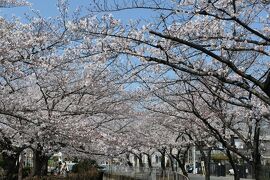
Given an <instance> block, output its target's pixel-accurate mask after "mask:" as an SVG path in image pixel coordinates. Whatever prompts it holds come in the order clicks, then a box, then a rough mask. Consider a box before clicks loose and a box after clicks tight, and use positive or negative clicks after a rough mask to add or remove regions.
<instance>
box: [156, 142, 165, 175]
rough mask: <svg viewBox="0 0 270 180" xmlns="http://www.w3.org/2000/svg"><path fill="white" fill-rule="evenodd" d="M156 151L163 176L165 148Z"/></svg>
mask: <svg viewBox="0 0 270 180" xmlns="http://www.w3.org/2000/svg"><path fill="white" fill-rule="evenodd" d="M158 151H159V152H160V154H161V159H160V166H161V175H162V176H163V175H164V173H165V170H166V162H165V155H166V148H164V147H162V148H161V149H159V150H158Z"/></svg>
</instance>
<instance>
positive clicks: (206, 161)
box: [197, 146, 212, 180]
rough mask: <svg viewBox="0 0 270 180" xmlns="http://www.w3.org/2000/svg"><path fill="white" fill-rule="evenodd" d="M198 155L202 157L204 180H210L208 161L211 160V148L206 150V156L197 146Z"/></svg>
mask: <svg viewBox="0 0 270 180" xmlns="http://www.w3.org/2000/svg"><path fill="white" fill-rule="evenodd" d="M197 147H198V149H199V151H200V153H201V156H202V159H203V161H204V167H205V176H204V177H205V180H210V160H211V151H212V148H208V149H207V154H205V152H204V150H203V148H202V147H201V146H197Z"/></svg>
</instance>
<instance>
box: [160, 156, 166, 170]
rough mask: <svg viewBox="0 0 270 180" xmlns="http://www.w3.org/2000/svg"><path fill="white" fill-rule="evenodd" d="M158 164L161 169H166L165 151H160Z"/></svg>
mask: <svg viewBox="0 0 270 180" xmlns="http://www.w3.org/2000/svg"><path fill="white" fill-rule="evenodd" d="M160 165H161V169H162V170H163V171H165V170H166V162H165V153H161V161H160Z"/></svg>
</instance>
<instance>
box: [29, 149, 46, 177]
mask: <svg viewBox="0 0 270 180" xmlns="http://www.w3.org/2000/svg"><path fill="white" fill-rule="evenodd" d="M48 160H49V157H48V156H46V155H44V154H43V153H42V151H40V150H34V151H33V170H32V176H38V177H40V176H46V175H47V172H48Z"/></svg>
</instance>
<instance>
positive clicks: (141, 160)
mask: <svg viewBox="0 0 270 180" xmlns="http://www.w3.org/2000/svg"><path fill="white" fill-rule="evenodd" d="M138 159H139V167H140V168H143V167H144V165H143V156H142V153H140V154H139V155H138Z"/></svg>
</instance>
